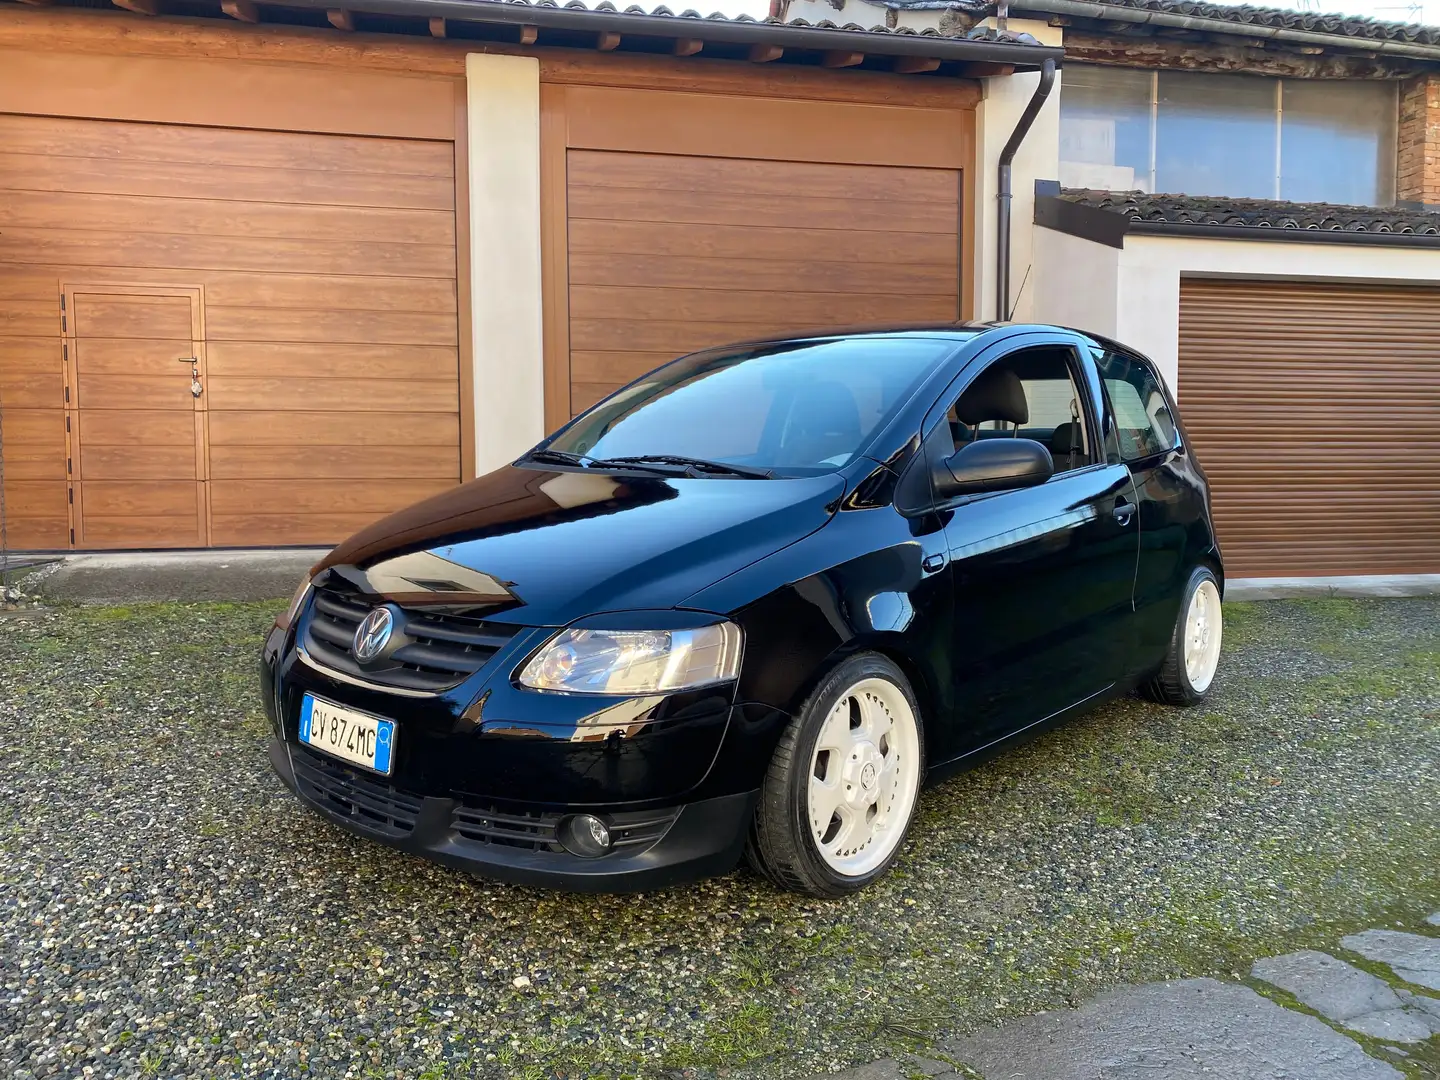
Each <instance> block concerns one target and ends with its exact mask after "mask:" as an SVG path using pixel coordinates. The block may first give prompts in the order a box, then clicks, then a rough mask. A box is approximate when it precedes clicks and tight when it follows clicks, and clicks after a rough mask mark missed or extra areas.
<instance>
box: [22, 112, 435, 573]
mask: <svg viewBox="0 0 1440 1080" xmlns="http://www.w3.org/2000/svg"><path fill="white" fill-rule="evenodd" d="M454 175H455V174H454V147H453V144H452V143H450V142H444V141H427V140H419V139H398V138H381V137H365V136H348V135H338V134H318V133H307V132H282V131H255V130H237V129H226V128H209V127H197V126H185V125H177V124H154V123H132V122H123V121H113V120H105V121H102V120H88V119H72V118H65V117H45V116H20V115H0V315H3V316H4V317H3V318H0V335H3V336H0V341H3V346H0V404H3V405H4V406H5V412H4V417H3V423H4V428H3V438H4V453H5V460H4V465H5V494H6V517H7V524H8V537H7V539H8V542H9V544H10V546H11V547H16V548H24V547H32V548H63V547H68V546H71V544H72V540H71V536H70V531H71V530H72V529H73V530H74V538H73V546H75V547H78V548H150V547H177V546H179V547H194V546H204V545H217V546H228V545H249V544H260V545H268V544H316V543H333V542H336V541H338V540H340V539H343V538H344V537H345V536H346V535H348V534H349V533H351V532H353V531H355V530H356V529H358V528H360V527H361V526H363V525H365V524H366V523H368V522H369V521H372V520H373V519H374V518H376V517H377V516H379V515H381V514H384V513H386V512H388V511H391V510H394V509H398V508H399V507H401V506H404V505H406V504H408V503H410V502H413V501H415V500H416V499H419V498H422V497H424V496H426V495H429V494H431V493H433V492H435V491H438V490H441V489H443V488H445V487H447V486H449V485H452V484H454V483H456V482H457V481H458V479H459V477H460V458H459V442H460V436H459V418H458V412H459V403H458V385H459V383H458V365H457V355H456V353H457V333H456V329H457V315H456V307H457V305H456V286H455V280H456V248H455V240H456V238H455V203H454V193H455V179H454ZM62 305H63V306H62ZM191 359H193V363H190V362H186V361H187V360H191ZM196 375H198V378H197V379H196V382H197V383H198V387H197V388H198V389H199V391H200V393H199V396H196V395H195V394H194V393H193V392H192V377H194V376H196ZM72 499H73V501H72Z"/></svg>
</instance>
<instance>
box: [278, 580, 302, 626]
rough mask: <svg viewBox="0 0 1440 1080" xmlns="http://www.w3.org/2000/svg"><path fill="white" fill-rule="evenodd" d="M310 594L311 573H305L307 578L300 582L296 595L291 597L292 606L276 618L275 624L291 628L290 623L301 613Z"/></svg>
mask: <svg viewBox="0 0 1440 1080" xmlns="http://www.w3.org/2000/svg"><path fill="white" fill-rule="evenodd" d="M309 595H310V575H309V574H306V575H305V580H304V581H302V582H300V587H299V588H298V589H296V590H295V595H294V596H292V597H291V598H290V606H289V607H287V608H286V609H285V614H283V615H280V616H278V617H277V618H276V619H275V625H276V626H278V627H280V629H281V630H289V629H290V624H291V623H293V622H294V621H295V616H297V615H299V614H300V609H301V608H302V607H303V606H304V605H305V598H306V597H307V596H309Z"/></svg>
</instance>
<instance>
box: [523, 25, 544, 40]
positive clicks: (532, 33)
mask: <svg viewBox="0 0 1440 1080" xmlns="http://www.w3.org/2000/svg"><path fill="white" fill-rule="evenodd" d="M539 36H540V28H539V27H538V26H531V25H529V24H528V23H527V24H526V25H524V26H522V27H520V44H521V45H534V44H535V39H536V38H537V37H539Z"/></svg>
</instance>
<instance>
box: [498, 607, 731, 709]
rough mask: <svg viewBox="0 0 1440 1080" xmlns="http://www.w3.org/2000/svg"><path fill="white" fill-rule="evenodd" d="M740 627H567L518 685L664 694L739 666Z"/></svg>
mask: <svg viewBox="0 0 1440 1080" xmlns="http://www.w3.org/2000/svg"><path fill="white" fill-rule="evenodd" d="M740 642H741V635H740V628H739V627H738V626H736V625H735V624H734V623H728V622H722V623H716V624H715V625H714V626H702V627H699V628H697V629H694V630H566V631H565V632H564V633H563V634H561V635H560V636H559V637H557V638H555V639H554V640H553V641H551V642H550V644H548V645H546V646H545V647H544V648H543V649H541V650H540V651H539V652H538V653H536V654H535V655H534V657H532V658H531V660H530V662H529V663H528V664H526V665H525V669H524V670H523V671H521V672H520V685H521V686H525V687H529V688H530V689H531V690H552V691H559V692H562V693H567V694H622V695H631V694H663V693H667V692H669V691H673V690H689V689H692V688H694V687H697V686H707V685H709V684H710V683H718V682H727V681H729V680H731V679H733V678H735V676H736V675H737V674H738V673H739V671H740Z"/></svg>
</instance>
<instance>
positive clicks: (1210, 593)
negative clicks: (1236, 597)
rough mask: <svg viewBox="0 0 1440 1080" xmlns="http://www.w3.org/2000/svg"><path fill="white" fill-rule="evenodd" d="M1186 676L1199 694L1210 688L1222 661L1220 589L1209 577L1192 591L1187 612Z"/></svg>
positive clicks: (1183, 631) (1185, 642)
mask: <svg viewBox="0 0 1440 1080" xmlns="http://www.w3.org/2000/svg"><path fill="white" fill-rule="evenodd" d="M1181 632H1182V633H1183V634H1184V635H1185V638H1184V649H1185V653H1184V659H1185V678H1186V679H1188V680H1189V682H1190V687H1191V689H1193V690H1194V691H1195V693H1197V694H1203V693H1205V691H1206V690H1208V689H1210V683H1211V680H1213V679H1214V678H1215V669H1216V668H1217V667H1218V666H1219V664H1220V632H1221V617H1220V590H1219V589H1217V588H1216V587H1215V582H1214V581H1212V580H1209V579H1206V580H1205V581H1202V582H1200V584H1199V585H1198V586H1197V587H1196V589H1195V591H1194V592H1193V593H1192V594H1191V595H1190V607H1189V609H1188V610H1187V611H1186V612H1185V626H1184V629H1183V630H1182V631H1181Z"/></svg>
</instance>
